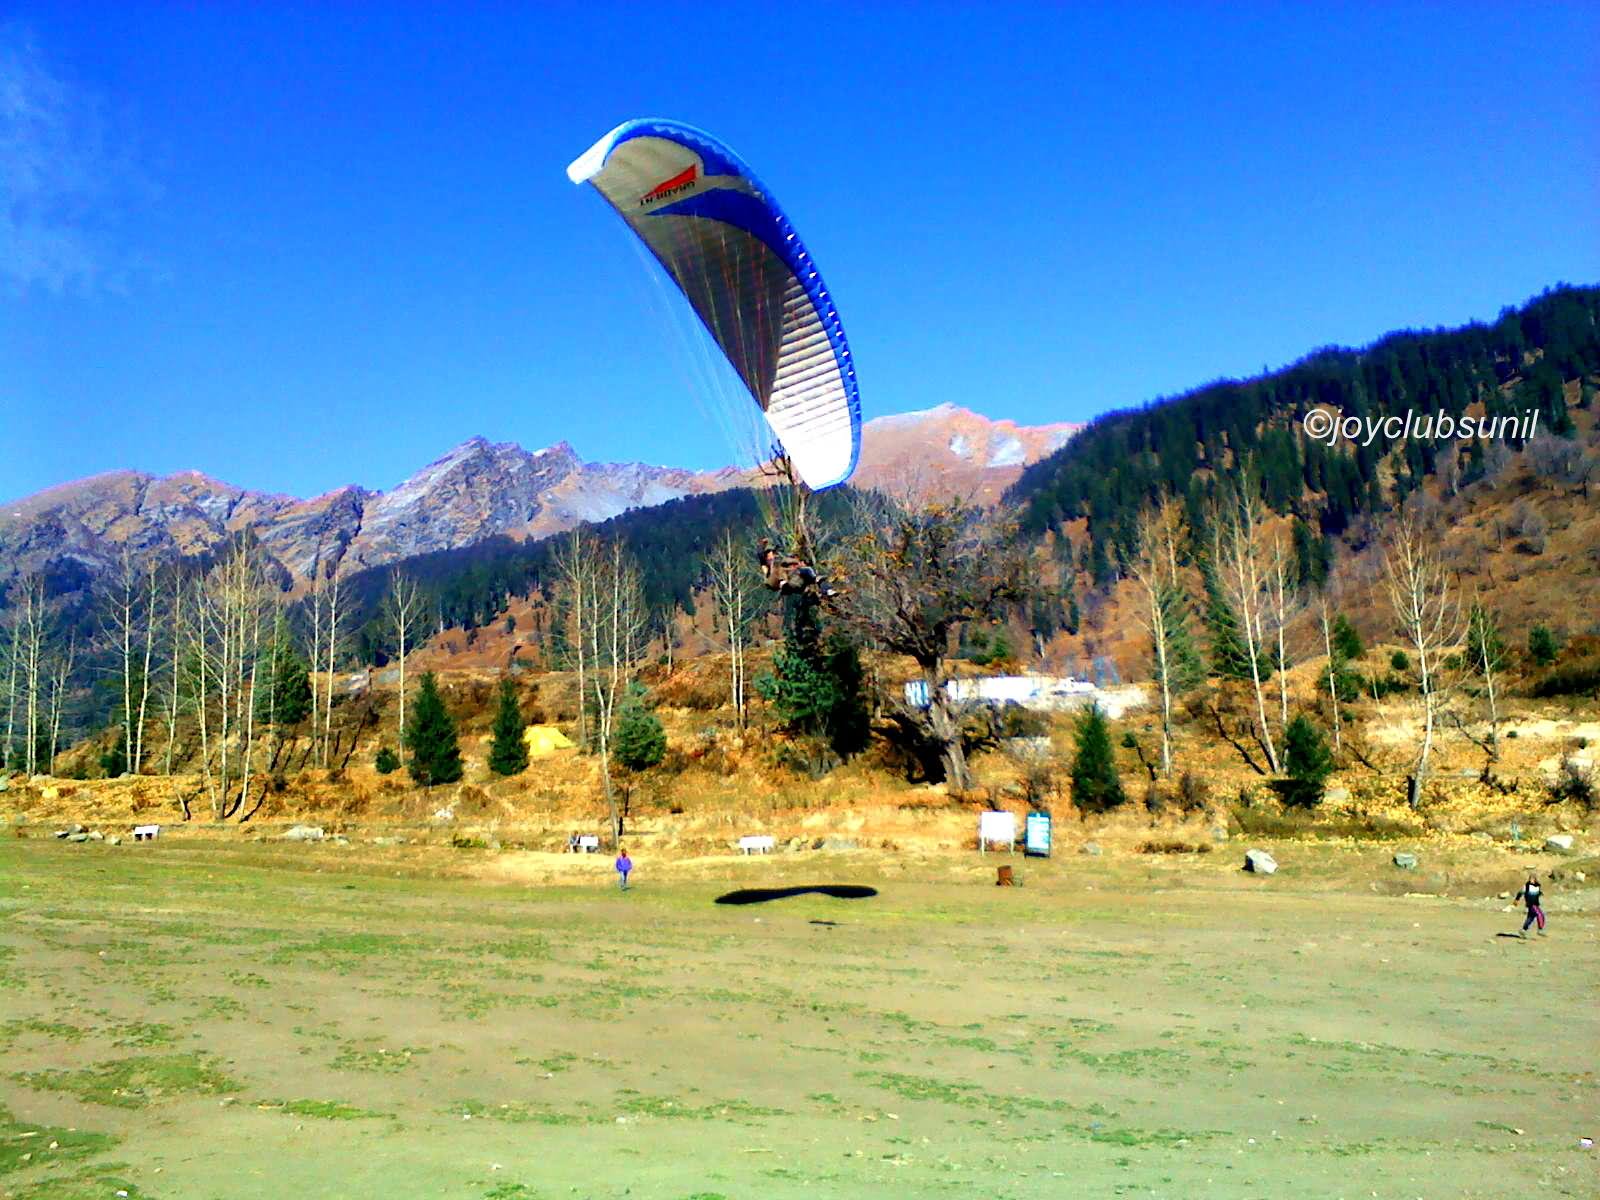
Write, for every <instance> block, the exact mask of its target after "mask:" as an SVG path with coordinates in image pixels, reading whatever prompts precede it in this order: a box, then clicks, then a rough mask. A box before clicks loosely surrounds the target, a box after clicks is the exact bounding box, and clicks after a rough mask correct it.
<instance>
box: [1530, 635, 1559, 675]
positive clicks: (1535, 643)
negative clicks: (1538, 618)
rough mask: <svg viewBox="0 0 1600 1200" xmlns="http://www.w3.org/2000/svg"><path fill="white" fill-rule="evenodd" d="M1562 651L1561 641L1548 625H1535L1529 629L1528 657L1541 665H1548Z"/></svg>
mask: <svg viewBox="0 0 1600 1200" xmlns="http://www.w3.org/2000/svg"><path fill="white" fill-rule="evenodd" d="M1560 653H1561V643H1560V642H1559V641H1557V640H1556V635H1555V634H1554V633H1552V632H1551V631H1550V629H1549V628H1548V627H1547V626H1544V625H1535V626H1534V627H1533V628H1532V629H1530V630H1529V631H1528V657H1529V658H1531V659H1533V661H1534V662H1536V663H1538V664H1539V665H1540V666H1541V667H1548V666H1549V665H1550V664H1551V663H1553V662H1555V660H1556V655H1558V654H1560Z"/></svg>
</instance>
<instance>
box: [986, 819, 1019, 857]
mask: <svg viewBox="0 0 1600 1200" xmlns="http://www.w3.org/2000/svg"><path fill="white" fill-rule="evenodd" d="M1002 843H1004V845H1005V848H1006V849H1007V850H1014V849H1015V848H1016V844H1017V818H1016V814H1015V813H1008V812H986V813H979V814H978V849H979V850H988V848H989V847H990V846H991V845H995V846H998V845H1001V844H1002Z"/></svg>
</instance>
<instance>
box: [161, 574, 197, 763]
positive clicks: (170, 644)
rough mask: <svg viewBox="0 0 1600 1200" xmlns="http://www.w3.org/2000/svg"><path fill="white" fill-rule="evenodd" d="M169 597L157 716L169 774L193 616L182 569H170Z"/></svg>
mask: <svg viewBox="0 0 1600 1200" xmlns="http://www.w3.org/2000/svg"><path fill="white" fill-rule="evenodd" d="M171 582H172V590H171V599H170V600H169V601H168V603H167V609H166V614H165V624H166V634H165V637H166V643H167V679H166V683H165V686H164V687H163V689H162V696H161V716H162V721H163V723H164V724H165V725H166V727H167V748H166V753H165V758H166V765H165V770H164V773H165V774H167V775H171V774H172V767H173V759H174V757H175V754H176V750H177V745H178V718H179V717H180V716H181V715H182V714H183V711H184V696H185V694H186V693H185V688H184V683H185V678H184V677H185V673H186V671H187V668H188V662H187V659H186V657H185V649H186V647H188V646H189V645H191V644H192V641H193V638H192V633H191V631H190V629H189V625H188V622H190V621H191V620H192V619H193V609H192V591H193V588H192V586H191V584H190V581H189V577H188V575H187V574H186V573H185V572H183V571H182V570H174V571H173V572H172V581H171Z"/></svg>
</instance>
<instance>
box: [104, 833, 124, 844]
mask: <svg viewBox="0 0 1600 1200" xmlns="http://www.w3.org/2000/svg"><path fill="white" fill-rule="evenodd" d="M106 845H108V846H120V845H122V839H121V838H119V837H118V836H117V835H116V834H114V833H113V834H112V835H111V836H110V837H108V838H107V839H106Z"/></svg>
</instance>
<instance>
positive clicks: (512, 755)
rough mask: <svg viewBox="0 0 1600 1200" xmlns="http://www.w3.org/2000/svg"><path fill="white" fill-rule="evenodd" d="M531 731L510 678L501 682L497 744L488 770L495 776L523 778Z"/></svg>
mask: <svg viewBox="0 0 1600 1200" xmlns="http://www.w3.org/2000/svg"><path fill="white" fill-rule="evenodd" d="M527 728H528V725H527V722H526V721H524V720H523V719H522V710H521V708H519V707H518V705H517V685H516V684H514V683H512V682H511V679H510V678H509V677H507V678H505V679H502V680H501V681H500V703H499V706H498V707H497V708H496V709H495V714H494V742H493V743H492V744H491V745H490V747H489V769H490V770H491V771H493V772H494V773H495V774H496V775H520V774H522V772H523V771H525V770H527V769H528V743H527V741H526V739H525V738H524V737H523V734H524V732H526V730H527Z"/></svg>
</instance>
